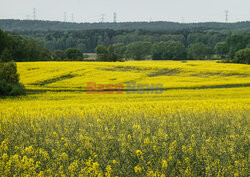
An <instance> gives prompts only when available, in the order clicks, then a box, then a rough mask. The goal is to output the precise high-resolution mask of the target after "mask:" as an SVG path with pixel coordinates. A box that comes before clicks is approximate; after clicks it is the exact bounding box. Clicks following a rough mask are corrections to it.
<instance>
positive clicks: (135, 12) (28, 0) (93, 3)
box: [0, 0, 250, 23]
mask: <svg viewBox="0 0 250 177" xmlns="http://www.w3.org/2000/svg"><path fill="white" fill-rule="evenodd" d="M34 8H35V9H36V10H35V11H36V19H38V20H50V21H64V19H65V17H64V16H66V21H72V20H73V21H74V22H91V23H92V22H100V21H101V19H102V18H101V17H102V16H103V17H104V18H103V19H104V22H112V21H113V14H114V12H116V14H117V22H128V21H174V22H183V23H191V22H210V21H213V22H215V21H216V22H225V19H226V17H225V16H226V15H225V14H226V13H225V11H226V10H228V12H229V13H228V21H229V22H236V21H250V0H0V19H33V10H34ZM72 15H73V18H72Z"/></svg>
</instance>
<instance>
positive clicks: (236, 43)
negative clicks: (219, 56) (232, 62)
mask: <svg viewBox="0 0 250 177" xmlns="http://www.w3.org/2000/svg"><path fill="white" fill-rule="evenodd" d="M249 44H250V36H249V35H248V36H246V35H232V36H229V37H228V38H227V40H226V45H227V49H228V54H229V56H230V57H231V58H234V55H235V53H236V52H238V51H239V50H241V49H244V48H246V47H247V46H248V45H249Z"/></svg>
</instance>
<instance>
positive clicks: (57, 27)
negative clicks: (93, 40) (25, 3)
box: [0, 19, 250, 31]
mask: <svg viewBox="0 0 250 177" xmlns="http://www.w3.org/2000/svg"><path fill="white" fill-rule="evenodd" d="M0 28H1V29H4V30H7V31H14V30H24V31H25V30H28V31H30V30H34V31H37V30H38V31H48V30H53V31H66V30H67V31H68V30H77V31H78V30H93V29H113V30H135V29H144V30H149V31H176V30H183V29H206V30H207V29H216V30H225V29H226V30H233V31H242V30H243V31H244V30H245V29H249V28H250V22H249V21H246V22H237V23H218V22H203V23H177V22H165V21H155V22H119V23H109V22H105V23H73V22H59V21H41V20H35V21H34V20H12V19H9V20H8V19H6V20H5V19H0Z"/></svg>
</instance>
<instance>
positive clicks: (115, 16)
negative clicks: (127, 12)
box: [114, 12, 117, 23]
mask: <svg viewBox="0 0 250 177" xmlns="http://www.w3.org/2000/svg"><path fill="white" fill-rule="evenodd" d="M116 22H117V14H116V12H114V23H116Z"/></svg>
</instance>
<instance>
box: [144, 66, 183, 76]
mask: <svg viewBox="0 0 250 177" xmlns="http://www.w3.org/2000/svg"><path fill="white" fill-rule="evenodd" d="M180 72H181V70H180V69H169V68H164V69H161V70H158V71H155V72H152V73H150V74H148V76H149V77H157V76H173V75H177V74H179V73H180Z"/></svg>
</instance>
